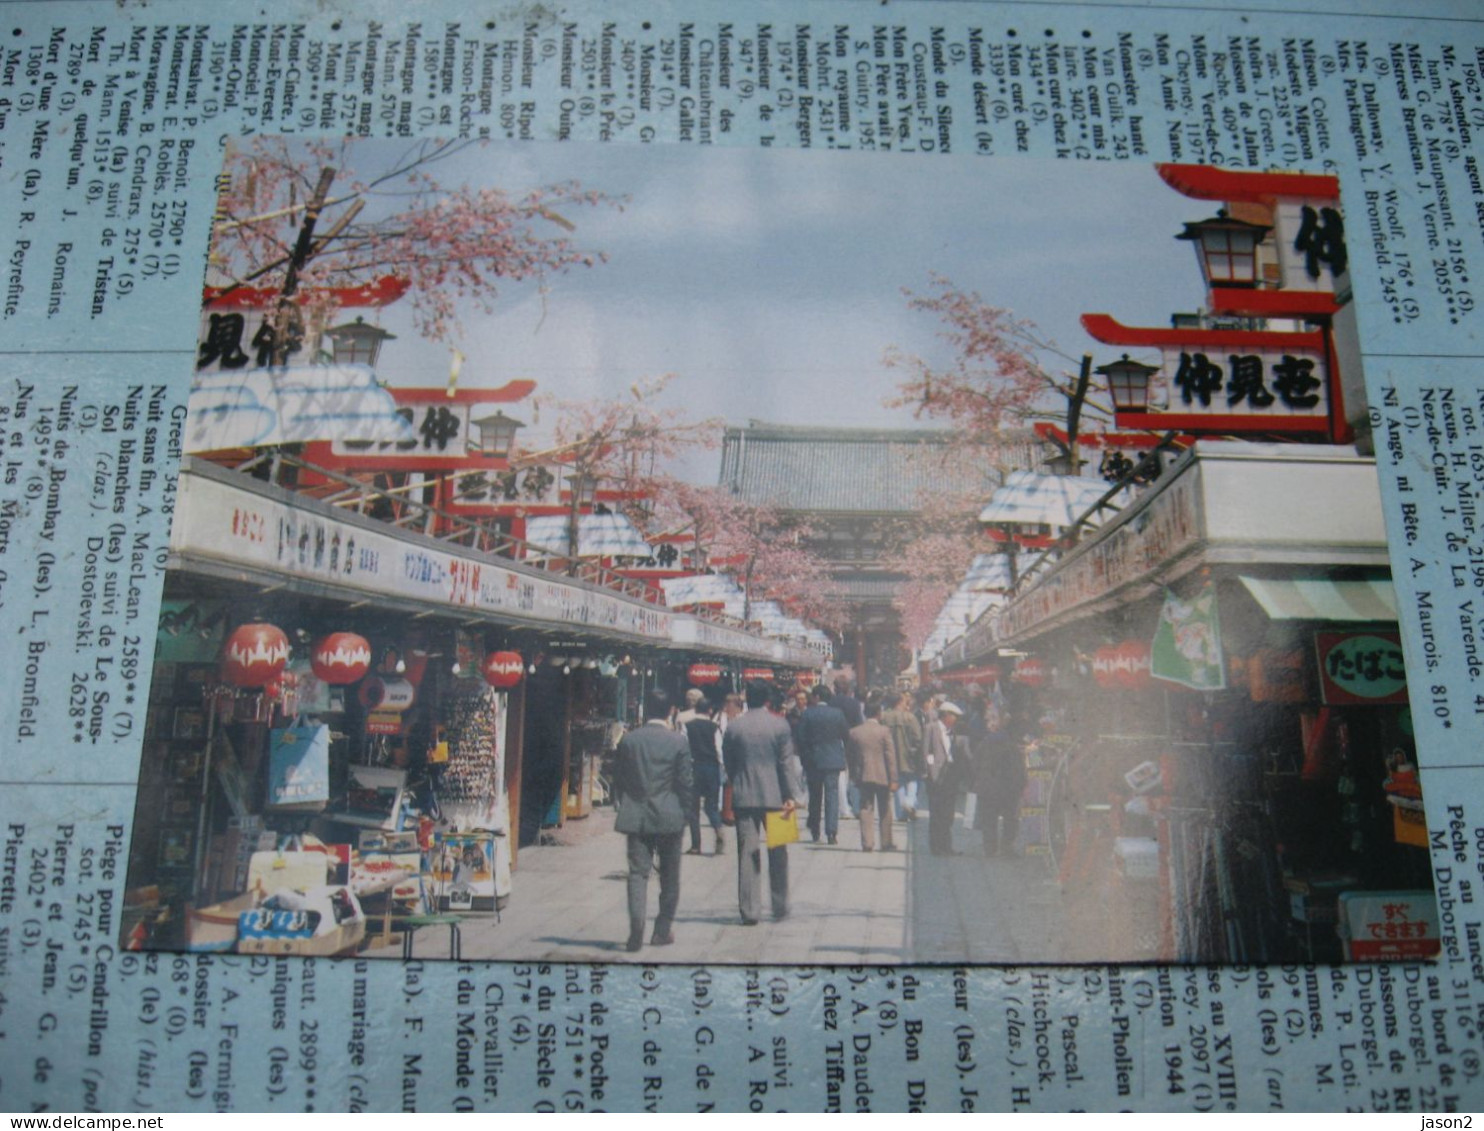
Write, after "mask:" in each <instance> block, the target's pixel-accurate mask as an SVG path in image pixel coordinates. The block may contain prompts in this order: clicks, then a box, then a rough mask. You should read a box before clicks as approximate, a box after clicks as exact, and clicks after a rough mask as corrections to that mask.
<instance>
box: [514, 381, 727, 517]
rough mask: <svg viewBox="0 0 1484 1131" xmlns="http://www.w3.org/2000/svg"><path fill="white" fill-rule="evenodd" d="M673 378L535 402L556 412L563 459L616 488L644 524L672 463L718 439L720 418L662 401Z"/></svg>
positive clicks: (554, 436) (556, 433)
mask: <svg viewBox="0 0 1484 1131" xmlns="http://www.w3.org/2000/svg"><path fill="white" fill-rule="evenodd" d="M675 379H676V378H675V375H674V374H673V373H670V374H666V375H664V376H663V377H658V378H655V379H653V380H650V381H639V382H635V383H634V384H633V385H631V386H629V388H628V390H627V391H626V392H625V393H622V394H620V395H619V396H616V397H609V398H604V399H599V400H568V399H563V398H559V397H555V396H540V397H537V398H536V401H535V408H536V410H537V412H538V413H548V414H553V415H555V417H556V422H555V424H554V425H553V427H552V431H551V437H552V442H553V444H554V445H555V449H554V450H556V451H558V452H559V453H560V458H561V459H562V460H563V462H566V463H568V464H569V465H570V466H572V467H573V468H574V469H579V470H581V471H582V472H584V473H586V474H590V475H595V476H597V478H598V479H599V480H600V481H601V482H602V483H603V484H604V485H605V486H606V487H607V488H608V489H609V490H612V491H616V492H617V493H618V494H619V497H620V499H621V500H622V502H621V503H620V505H621V506H622V507H623V508H624V509H625V510H627V511H629V512H630V515H631V517H633V518H635V519H637V520H639V521H640V522H641V524H642V523H643V522H644V520H645V519H646V518H647V516H648V514H649V512H650V511H651V510H652V508H653V505H654V504H653V500H654V498H655V496H656V494H657V492H659V491H660V490H661V485H662V484H665V483H668V482H669V475H670V471H669V469H670V465H671V464H673V462H674V461H675V460H677V459H678V458H680V457H682V456H684V455H686V454H688V453H690V452H692V451H694V450H696V449H712V448H715V447H716V446H717V444H718V443H719V442H720V437H721V430H722V425H721V422H720V421H719V420H715V419H705V420H696V419H693V418H692V417H690V416H689V415H688V414H687V413H686V411H685V410H684V409H680V408H674V407H669V406H665V405H662V404H661V403H659V402H660V401H661V400H662V399H663V396H664V394H665V392H666V391H667V390H668V389H669V388H670V386H671V385H672V384H673V383H674V382H675ZM517 458H519V455H518V454H517Z"/></svg>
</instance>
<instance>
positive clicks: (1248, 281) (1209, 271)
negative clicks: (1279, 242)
mask: <svg viewBox="0 0 1484 1131" xmlns="http://www.w3.org/2000/svg"><path fill="white" fill-rule="evenodd" d="M1272 230H1273V229H1272V227H1271V225H1267V224H1249V223H1247V221H1245V220H1236V219H1233V218H1232V217H1230V216H1228V215H1227V214H1226V210H1225V209H1222V210H1221V211H1220V212H1218V213H1216V215H1215V216H1212V217H1211V218H1210V219H1209V220H1197V221H1196V222H1195V223H1193V224H1186V225H1185V230H1184V231H1183V232H1181V233H1180V234H1179V235H1177V236H1176V237H1175V238H1176V239H1177V240H1190V241H1191V242H1192V243H1194V244H1195V257H1196V259H1197V261H1198V262H1199V263H1200V265H1201V275H1202V277H1203V278H1204V279H1205V280H1206V286H1207V287H1208V288H1210V287H1255V286H1257V245H1258V244H1260V243H1261V242H1262V241H1263V238H1264V237H1265V236H1266V235H1267V234H1268V233H1269V232H1271V231H1272Z"/></svg>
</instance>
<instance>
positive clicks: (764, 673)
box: [742, 668, 773, 683]
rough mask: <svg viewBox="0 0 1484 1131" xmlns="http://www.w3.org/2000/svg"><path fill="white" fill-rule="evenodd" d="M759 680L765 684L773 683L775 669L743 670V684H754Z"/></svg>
mask: <svg viewBox="0 0 1484 1131" xmlns="http://www.w3.org/2000/svg"><path fill="white" fill-rule="evenodd" d="M757 680H761V681H762V682H764V683H772V682H773V669H772V668H743V669H742V682H743V683H752V682H754V681H757Z"/></svg>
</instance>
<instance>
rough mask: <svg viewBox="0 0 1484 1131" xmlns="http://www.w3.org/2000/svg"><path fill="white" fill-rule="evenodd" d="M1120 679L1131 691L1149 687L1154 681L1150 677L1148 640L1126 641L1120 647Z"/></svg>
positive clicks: (1118, 649) (1118, 650)
mask: <svg viewBox="0 0 1484 1131" xmlns="http://www.w3.org/2000/svg"><path fill="white" fill-rule="evenodd" d="M1117 652H1118V677H1119V682H1120V683H1121V684H1122V686H1124V687H1126V688H1128V689H1129V690H1130V691H1137V690H1139V689H1141V688H1145V687H1149V686H1150V685H1151V684H1152V683H1153V680H1152V679H1151V678H1150V675H1149V642H1148V641H1147V640H1125V641H1124V642H1123V643H1122V644H1120V645H1118V648H1117Z"/></svg>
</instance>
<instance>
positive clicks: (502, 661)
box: [479, 652, 526, 687]
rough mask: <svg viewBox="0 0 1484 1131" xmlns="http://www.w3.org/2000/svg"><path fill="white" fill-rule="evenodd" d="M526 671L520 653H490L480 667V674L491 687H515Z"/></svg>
mask: <svg viewBox="0 0 1484 1131" xmlns="http://www.w3.org/2000/svg"><path fill="white" fill-rule="evenodd" d="M525 671H526V664H525V661H524V660H522V659H521V658H520V653H519V652H490V653H489V654H488V655H486V656H485V657H484V663H483V664H481V665H480V666H479V674H480V675H482V676H484V682H485V683H487V684H489V685H490V686H491V687H514V686H515V685H516V684H517V683H519V682H520V681H521V677H522V676H524V675H525Z"/></svg>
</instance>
